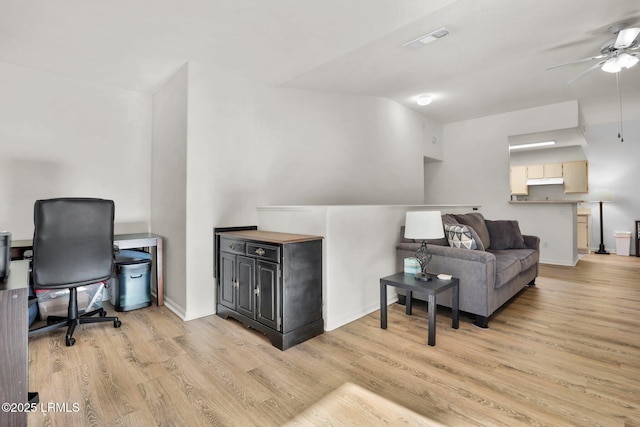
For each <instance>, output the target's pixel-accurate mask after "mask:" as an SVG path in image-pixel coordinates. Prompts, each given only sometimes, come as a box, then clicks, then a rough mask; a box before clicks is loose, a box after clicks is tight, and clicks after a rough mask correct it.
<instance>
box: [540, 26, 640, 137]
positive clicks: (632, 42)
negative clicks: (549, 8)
mask: <svg viewBox="0 0 640 427" xmlns="http://www.w3.org/2000/svg"><path fill="white" fill-rule="evenodd" d="M626 27H627V24H616V25H612V26H611V27H609V31H610V32H611V33H612V34H615V35H616V37H615V38H613V39H611V40H609V41H607V42H606V43H604V44H603V45H602V46H600V55H596V56H592V57H589V58H583V59H577V60H575V61H570V62H565V63H563V64H558V65H554V66H552V67H549V68H547V70H552V69H554V68H559V67H564V66H566V65H572V64H577V63H581V62H588V61H595V60H598V62H597V63H595V64H594V65H592V66H591V67H589V68H588V69H586V70H584V71H583V72H581V73H580V74H578V75H577V76H575V77H574V78H572V79H571V80H569V83H572V82H574V81H576V80H578V79H579V78H580V77H583V76H585V75H586V74H588V73H590V72H591V71H594V70H596V69H598V68H600V69H601V70H602V71H606V72H607V73H615V75H616V88H617V95H618V109H619V112H618V114H619V119H620V120H619V125H618V139H619V140H620V142H624V131H623V128H622V94H621V92H620V71H622V69H623V68H626V69H628V68H631V67H633V66H634V65H636V64H637V63H638V62H640V59H638V56H639V55H638V54H639V53H640V52H637V50H638V49H639V48H640V37H638V36H639V35H640V28H637V27H631V28H626Z"/></svg>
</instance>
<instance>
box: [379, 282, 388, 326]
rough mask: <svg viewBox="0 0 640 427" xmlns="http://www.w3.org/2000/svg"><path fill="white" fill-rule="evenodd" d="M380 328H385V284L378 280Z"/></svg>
mask: <svg viewBox="0 0 640 427" xmlns="http://www.w3.org/2000/svg"><path fill="white" fill-rule="evenodd" d="M380 328H381V329H387V285H386V284H385V283H383V282H382V281H380Z"/></svg>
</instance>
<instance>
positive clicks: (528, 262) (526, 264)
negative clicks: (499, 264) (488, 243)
mask: <svg viewBox="0 0 640 427" xmlns="http://www.w3.org/2000/svg"><path fill="white" fill-rule="evenodd" d="M488 252H491V253H492V254H494V255H495V256H496V259H498V258H500V257H503V256H510V257H515V258H517V259H518V260H519V261H520V269H521V271H525V270H527V269H529V268H531V267H533V266H534V265H536V264H537V263H538V251H536V250H535V249H506V250H499V251H497V250H495V249H491V250H489V251H488Z"/></svg>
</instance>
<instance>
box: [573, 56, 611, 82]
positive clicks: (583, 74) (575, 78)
mask: <svg viewBox="0 0 640 427" xmlns="http://www.w3.org/2000/svg"><path fill="white" fill-rule="evenodd" d="M605 62H607V61H606V60H605V61H600V62H598V63H597V64H595V65H593V66H591V67H590V68H588V69H586V70H584V71H583V72H581V73H580V74H578V75H577V76H575V77H574V78H572V79H571V80H569V83H573V82H575V81H576V80H578V79H579V78H580V77H584V76H585V75H587V74H588V73H590V72H591V71H593V70H595V69H597V68H599V67H601V66H602V64H604V63H605Z"/></svg>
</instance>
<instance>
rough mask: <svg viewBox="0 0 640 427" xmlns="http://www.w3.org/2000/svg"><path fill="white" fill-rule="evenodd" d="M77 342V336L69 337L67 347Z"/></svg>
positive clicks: (66, 342)
mask: <svg viewBox="0 0 640 427" xmlns="http://www.w3.org/2000/svg"><path fill="white" fill-rule="evenodd" d="M75 343H76V339H75V338H70V337H67V338H66V339H65V344H67V347H71V346H72V345H74V344H75Z"/></svg>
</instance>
